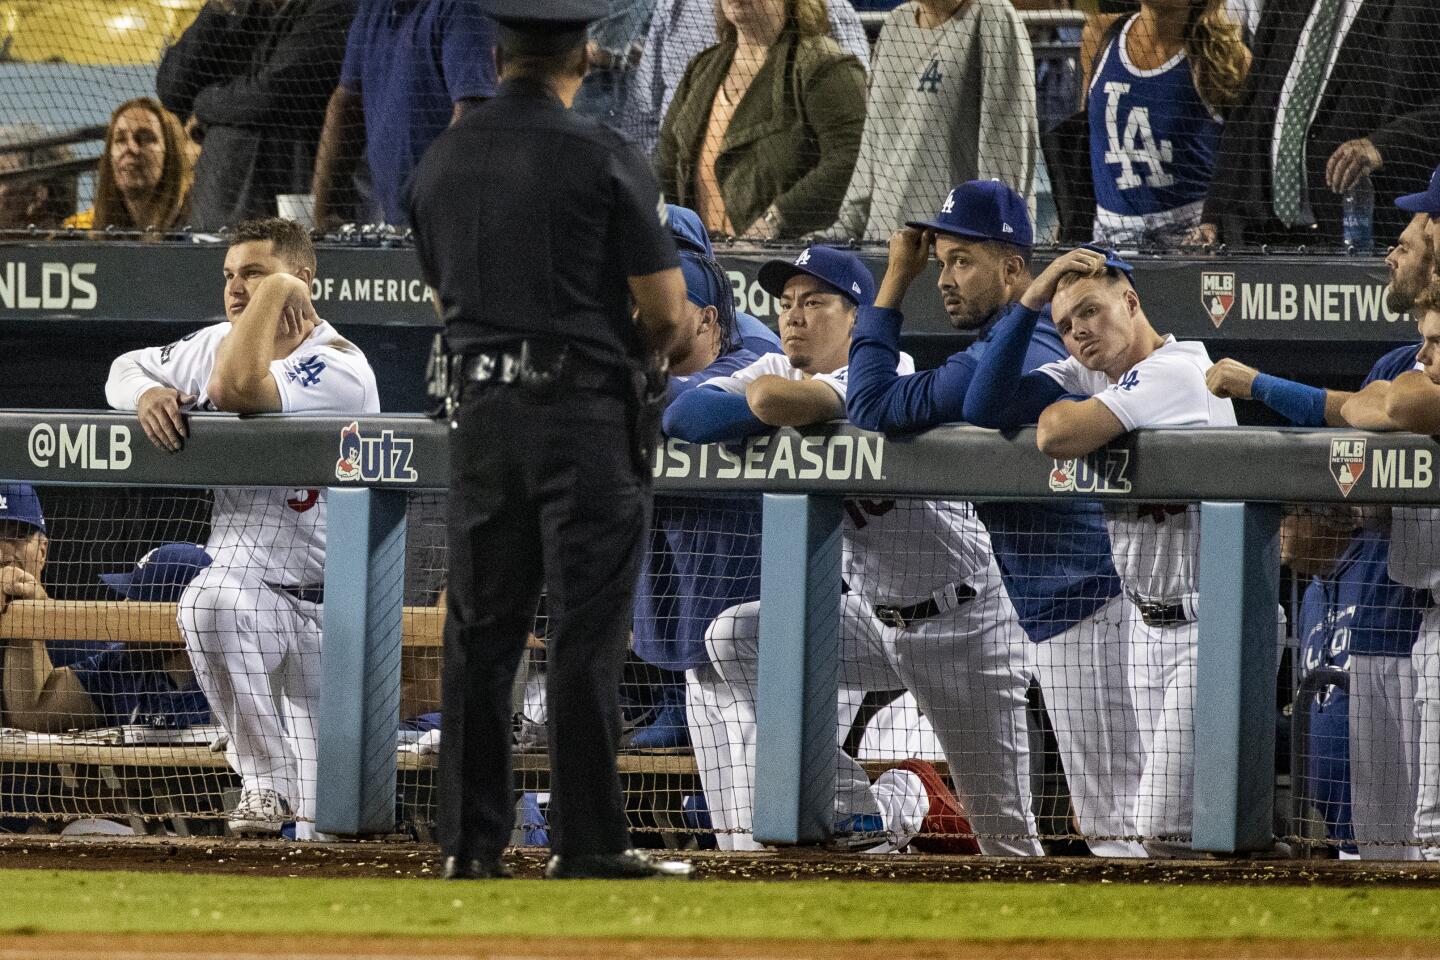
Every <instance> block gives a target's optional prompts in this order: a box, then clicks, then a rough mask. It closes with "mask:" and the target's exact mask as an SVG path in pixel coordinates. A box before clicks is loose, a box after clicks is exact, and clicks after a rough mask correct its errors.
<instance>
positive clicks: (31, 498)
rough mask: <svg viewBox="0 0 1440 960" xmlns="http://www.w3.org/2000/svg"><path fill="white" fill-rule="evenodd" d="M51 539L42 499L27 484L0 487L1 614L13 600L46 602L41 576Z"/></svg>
mask: <svg viewBox="0 0 1440 960" xmlns="http://www.w3.org/2000/svg"><path fill="white" fill-rule="evenodd" d="M49 554H50V537H49V535H48V533H47V532H46V530H45V514H44V512H43V511H42V510H41V509H40V498H39V497H38V496H36V494H35V488H34V487H32V486H30V484H28V483H6V484H0V613H4V612H5V611H6V610H7V609H9V607H10V602H11V601H12V600H44V599H46V593H45V587H44V586H43V585H42V584H41V583H40V573H41V571H43V570H44V569H45V558H46V557H48V556H49Z"/></svg>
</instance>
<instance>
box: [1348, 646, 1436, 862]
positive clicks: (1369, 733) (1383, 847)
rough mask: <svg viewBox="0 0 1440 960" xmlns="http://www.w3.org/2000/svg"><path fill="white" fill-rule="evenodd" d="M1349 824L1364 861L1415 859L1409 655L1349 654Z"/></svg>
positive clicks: (1415, 759)
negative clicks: (1352, 828)
mask: <svg viewBox="0 0 1440 960" xmlns="http://www.w3.org/2000/svg"><path fill="white" fill-rule="evenodd" d="M1347 669H1348V670H1349V672H1350V716H1349V720H1350V823H1351V826H1352V827H1354V830H1355V846H1356V848H1357V849H1358V850H1359V851H1360V857H1361V859H1364V860H1419V859H1420V851H1419V849H1418V848H1417V847H1416V846H1415V844H1414V837H1413V836H1412V835H1411V833H1412V830H1413V829H1414V827H1415V810H1416V774H1417V769H1418V765H1419V748H1420V744H1419V740H1418V738H1417V734H1418V727H1419V725H1418V724H1417V722H1416V701H1415V667H1414V665H1413V663H1412V662H1411V658H1410V657H1409V656H1400V657H1379V656H1369V655H1366V654H1358V653H1352V654H1350V662H1349V666H1348V668H1347Z"/></svg>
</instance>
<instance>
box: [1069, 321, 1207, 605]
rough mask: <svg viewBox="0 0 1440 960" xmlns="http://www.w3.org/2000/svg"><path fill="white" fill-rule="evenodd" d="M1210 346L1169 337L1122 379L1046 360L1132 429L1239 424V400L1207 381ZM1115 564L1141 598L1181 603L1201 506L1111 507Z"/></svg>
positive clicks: (1192, 569) (1193, 563) (1192, 580)
mask: <svg viewBox="0 0 1440 960" xmlns="http://www.w3.org/2000/svg"><path fill="white" fill-rule="evenodd" d="M1210 366H1211V364H1210V355H1209V353H1207V352H1206V350H1205V345H1204V344H1202V343H1199V342H1196V341H1185V342H1183V343H1182V342H1180V341H1178V340H1176V339H1175V338H1174V337H1173V336H1167V337H1166V338H1165V342H1164V343H1163V344H1161V346H1160V347H1159V349H1157V350H1156V351H1155V352H1154V353H1152V354H1150V356H1148V357H1146V358H1145V359H1144V360H1141V361H1140V362H1139V363H1137V364H1135V366H1133V367H1131V368H1130V369H1129V370H1127V371H1126V372H1125V375H1124V376H1122V377H1121V378H1120V380H1119V381H1118V382H1116V383H1111V382H1110V380H1109V378H1108V377H1106V376H1105V374H1104V373H1102V372H1100V371H1098V370H1089V369H1086V368H1085V367H1084V366H1083V365H1082V364H1081V363H1080V361H1079V360H1076V359H1075V358H1074V357H1067V358H1065V359H1064V360H1060V361H1057V362H1055V363H1047V364H1046V365H1045V366H1043V367H1041V368H1040V370H1041V372H1043V373H1045V374H1046V375H1047V376H1049V377H1050V378H1051V379H1053V380H1054V381H1055V382H1056V383H1058V384H1059V385H1060V387H1061V388H1062V389H1063V390H1064V391H1065V392H1066V393H1070V394H1076V395H1078V396H1082V397H1094V398H1095V399H1097V400H1099V401H1100V402H1101V403H1103V404H1105V406H1106V407H1107V408H1108V409H1109V410H1110V412H1111V413H1113V414H1115V417H1116V419H1117V420H1119V421H1120V423H1121V425H1122V426H1124V427H1125V429H1126V430H1127V431H1128V430H1135V429H1138V428H1140V427H1233V426H1235V407H1234V405H1233V404H1232V403H1231V402H1230V401H1229V400H1222V399H1220V398H1219V397H1217V396H1215V395H1214V394H1212V393H1211V392H1210V391H1209V390H1208V389H1206V387H1205V371H1206V370H1208V369H1210ZM1105 519H1106V523H1107V525H1108V526H1109V528H1110V549H1111V553H1112V555H1113V557H1114V559H1115V569H1116V571H1118V572H1119V574H1120V579H1121V580H1122V581H1124V583H1125V586H1126V588H1127V589H1128V590H1129V591H1130V593H1131V595H1132V596H1133V597H1135V598H1137V599H1140V600H1151V601H1163V602H1166V603H1176V602H1180V601H1182V600H1184V599H1186V598H1189V597H1193V596H1194V594H1195V592H1196V589H1197V587H1198V585H1199V574H1200V508H1199V507H1197V506H1196V505H1195V504H1193V503H1192V504H1188V505H1174V506H1171V505H1151V504H1139V505H1135V504H1131V505H1125V506H1116V507H1107V508H1106V511H1105Z"/></svg>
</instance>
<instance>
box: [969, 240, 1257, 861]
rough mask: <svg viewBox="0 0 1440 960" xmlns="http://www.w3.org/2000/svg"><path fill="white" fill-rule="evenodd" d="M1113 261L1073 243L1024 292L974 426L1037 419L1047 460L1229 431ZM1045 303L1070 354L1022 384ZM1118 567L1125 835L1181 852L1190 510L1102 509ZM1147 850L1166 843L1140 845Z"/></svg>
mask: <svg viewBox="0 0 1440 960" xmlns="http://www.w3.org/2000/svg"><path fill="white" fill-rule="evenodd" d="M1131 272H1132V271H1131V267H1130V265H1129V264H1128V263H1126V262H1124V261H1123V260H1121V259H1119V257H1117V256H1116V255H1115V254H1114V253H1112V252H1110V251H1106V250H1101V249H1099V248H1090V247H1081V248H1079V249H1076V250H1072V251H1070V252H1069V253H1067V254H1065V255H1063V256H1061V257H1060V258H1058V259H1057V260H1055V261H1054V262H1053V263H1052V264H1051V265H1050V266H1049V267H1048V268H1047V269H1046V270H1045V271H1044V272H1043V273H1042V274H1041V275H1040V276H1039V277H1037V278H1036V279H1035V281H1034V282H1033V283H1031V285H1030V287H1029V289H1027V290H1026V291H1025V294H1024V295H1023V296H1022V297H1021V299H1020V306H1021V309H1020V310H1017V311H1014V312H1013V313H1011V314H1010V315H1008V316H1007V317H1006V318H1005V319H1004V320H1002V321H1001V322H1000V324H999V325H997V327H996V330H995V333H994V337H993V340H992V343H991V346H990V350H989V352H988V353H987V354H986V356H985V360H984V362H983V364H982V365H981V367H980V369H979V370H978V371H977V372H976V374H975V377H974V379H973V380H972V381H971V383H970V388H969V391H968V392H967V394H966V402H965V410H966V415H967V418H968V419H970V420H971V422H972V423H976V424H979V425H981V426H996V427H1010V426H1014V425H1017V424H1021V423H1037V424H1038V432H1037V440H1038V443H1039V446H1040V449H1041V451H1042V452H1044V453H1045V454H1047V455H1049V456H1051V457H1055V458H1057V459H1068V458H1072V457H1083V456H1085V455H1086V454H1088V453H1090V452H1092V451H1094V450H1097V449H1099V448H1100V447H1102V446H1104V445H1105V444H1106V443H1109V442H1110V441H1111V440H1114V439H1115V438H1116V437H1118V436H1120V435H1121V434H1123V433H1126V432H1128V431H1130V430H1135V429H1138V428H1140V427H1187V426H1213V427H1220V426H1234V425H1235V411H1234V408H1233V406H1232V405H1231V402H1230V401H1229V400H1223V399H1220V398H1218V397H1215V396H1213V395H1212V394H1211V393H1210V391H1209V390H1208V389H1206V386H1205V372H1206V370H1208V369H1209V368H1210V365H1211V364H1210V357H1209V355H1208V354H1207V353H1206V352H1205V347H1204V346H1203V345H1202V344H1200V343H1195V342H1183V343H1182V342H1179V341H1177V340H1176V339H1175V338H1174V337H1173V336H1161V335H1160V334H1158V333H1156V332H1155V328H1154V327H1152V326H1151V325H1150V321H1149V319H1148V318H1147V317H1146V316H1145V311H1144V309H1143V308H1142V307H1141V305H1140V295H1139V294H1138V293H1137V292H1136V290H1135V287H1134V286H1133V285H1132V283H1131ZM1046 304H1049V305H1050V307H1051V313H1052V316H1053V318H1054V322H1055V329H1056V330H1057V331H1058V332H1059V334H1060V338H1061V339H1062V340H1063V341H1064V343H1065V348H1066V350H1067V351H1068V352H1069V354H1070V356H1069V357H1068V358H1067V359H1065V360H1060V361H1056V362H1053V363H1048V364H1046V365H1044V366H1042V367H1040V368H1038V369H1036V370H1034V371H1032V372H1030V373H1028V374H1025V375H1023V376H1022V375H1021V372H1020V371H1021V363H1022V361H1023V358H1024V355H1025V348H1026V345H1027V344H1028V343H1029V339H1030V335H1031V332H1032V331H1033V329H1034V326H1035V323H1036V321H1037V320H1038V319H1039V317H1040V311H1041V310H1042V309H1043V308H1044V307H1045V305H1046ZM1106 521H1107V523H1108V525H1109V527H1110V541H1111V549H1112V551H1113V553H1114V558H1115V568H1116V570H1117V571H1118V572H1119V574H1120V578H1121V580H1122V581H1123V582H1124V584H1125V589H1126V592H1127V593H1128V594H1129V596H1130V599H1131V601H1132V603H1133V605H1134V607H1135V610H1136V611H1137V613H1138V616H1137V617H1136V618H1135V621H1134V625H1133V628H1132V630H1131V637H1130V644H1131V648H1130V657H1131V678H1132V680H1131V682H1132V685H1133V687H1134V691H1135V699H1136V712H1137V713H1138V714H1139V724H1140V733H1141V742H1142V747H1143V749H1144V751H1145V760H1144V766H1143V768H1142V773H1141V777H1140V789H1139V798H1138V805H1137V810H1136V818H1135V819H1136V825H1137V828H1138V830H1139V832H1140V834H1141V836H1142V837H1145V838H1147V840H1154V839H1160V840H1166V839H1169V840H1179V841H1181V842H1182V843H1188V841H1189V839H1190V832H1191V819H1192V818H1191V811H1192V796H1193V793H1194V755H1195V721H1194V701H1195V660H1196V640H1197V630H1196V619H1195V618H1196V611H1197V609H1198V603H1197V586H1198V578H1199V566H1200V550H1199V547H1200V517H1199V510H1198V508H1197V507H1196V506H1195V505H1193V504H1191V505H1189V506H1185V505H1176V506H1159V507H1157V506H1152V505H1148V504H1147V505H1143V506H1137V505H1120V506H1114V507H1111V508H1109V509H1107V511H1106ZM1147 846H1148V847H1149V848H1150V849H1151V852H1152V853H1156V852H1160V851H1163V850H1164V849H1166V847H1165V845H1163V844H1159V843H1149V844H1147Z"/></svg>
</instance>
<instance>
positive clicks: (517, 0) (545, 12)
mask: <svg viewBox="0 0 1440 960" xmlns="http://www.w3.org/2000/svg"><path fill="white" fill-rule="evenodd" d="M480 7H481V9H482V10H484V11H485V13H487V14H489V15H490V16H491V17H493V18H494V19H495V21H496V22H497V23H498V24H499V25H500V40H501V42H502V44H503V45H504V48H505V49H506V50H509V51H510V52H511V53H513V54H516V55H519V56H529V57H548V56H553V55H554V54H557V53H564V52H565V51H567V50H573V49H574V48H575V47H577V46H579V45H580V44H582V43H584V42H585V31H586V28H588V27H589V26H590V24H592V23H594V22H595V21H596V20H599V19H600V18H601V17H603V16H605V13H606V5H605V0H480Z"/></svg>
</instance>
